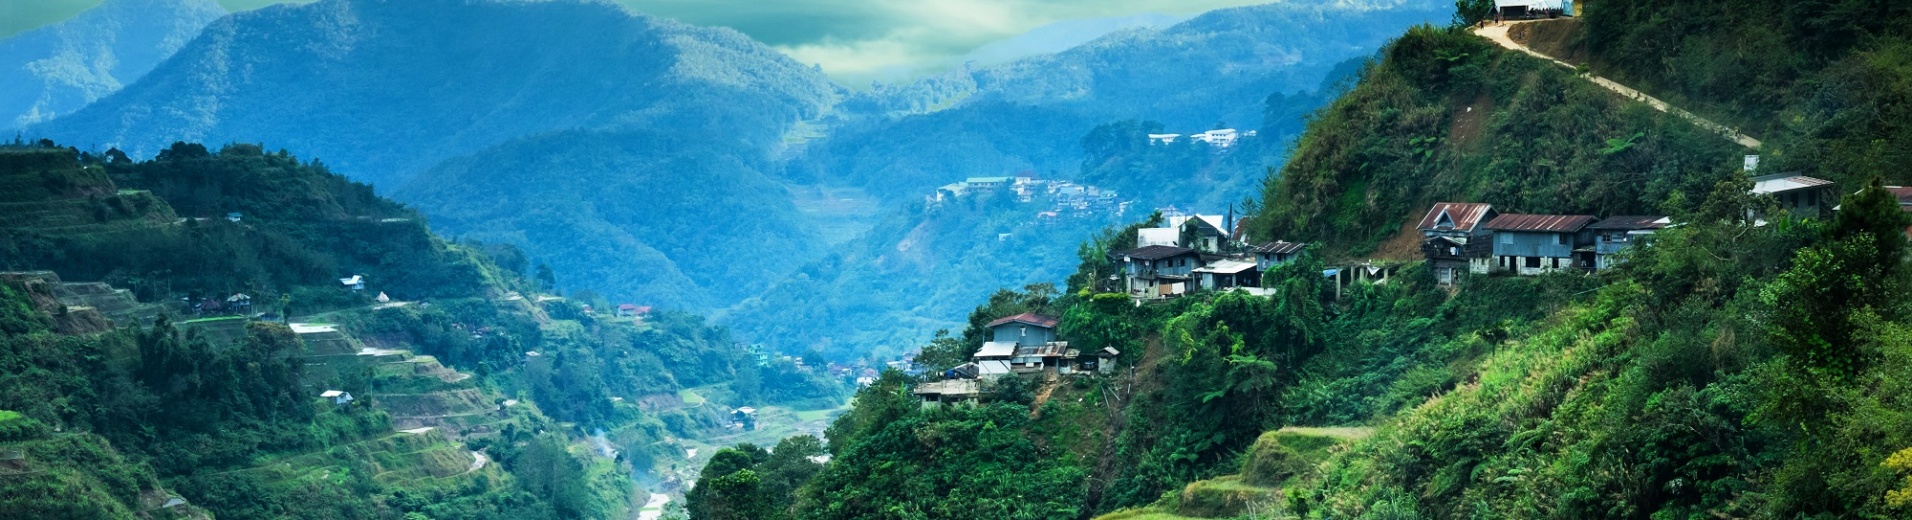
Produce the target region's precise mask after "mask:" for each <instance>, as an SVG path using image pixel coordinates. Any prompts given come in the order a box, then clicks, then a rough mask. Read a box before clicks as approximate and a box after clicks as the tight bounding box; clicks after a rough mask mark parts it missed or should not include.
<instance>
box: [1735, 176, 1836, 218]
mask: <svg viewBox="0 0 1912 520" xmlns="http://www.w3.org/2000/svg"><path fill="white" fill-rule="evenodd" d="M1836 189H1838V187H1837V186H1835V185H1834V184H1833V182H1832V181H1829V180H1825V179H1818V178H1813V177H1807V176H1804V175H1799V174H1796V173H1776V174H1772V175H1761V176H1758V177H1753V191H1752V194H1753V195H1770V196H1772V197H1773V199H1774V200H1777V201H1779V208H1780V209H1783V210H1785V211H1786V212H1787V213H1791V214H1792V215H1793V216H1796V217H1803V218H1819V217H1823V216H1826V213H1827V211H1828V210H1830V209H1832V206H1833V205H1834V204H1838V200H1839V195H1838V194H1837V193H1834V191H1833V190H1836ZM1755 216H1757V215H1755Z"/></svg>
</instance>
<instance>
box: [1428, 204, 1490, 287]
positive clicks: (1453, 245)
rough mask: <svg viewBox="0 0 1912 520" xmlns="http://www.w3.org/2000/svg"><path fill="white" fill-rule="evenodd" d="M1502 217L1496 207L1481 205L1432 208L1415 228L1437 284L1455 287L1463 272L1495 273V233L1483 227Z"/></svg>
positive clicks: (1453, 205) (1441, 205)
mask: <svg viewBox="0 0 1912 520" xmlns="http://www.w3.org/2000/svg"><path fill="white" fill-rule="evenodd" d="M1498 216H1500V213H1499V212H1496V211H1494V206H1493V205H1491V204H1483V203H1478V202H1441V203H1437V204H1435V205H1434V207H1432V208H1428V210H1427V215H1425V216H1422V217H1421V223H1420V224H1419V225H1418V226H1415V227H1416V229H1419V230H1420V231H1421V254H1423V255H1426V256H1427V265H1428V267H1429V268H1431V269H1433V270H1434V278H1435V280H1436V281H1438V282H1439V283H1440V284H1442V285H1451V284H1453V283H1454V282H1455V281H1456V280H1458V279H1459V278H1460V275H1461V273H1463V272H1471V273H1475V274H1487V272H1488V271H1490V270H1491V269H1492V267H1493V256H1494V248H1493V245H1492V244H1490V243H1489V238H1490V237H1491V236H1492V235H1493V233H1492V232H1490V231H1488V230H1487V228H1486V227H1484V226H1483V224H1486V223H1487V222H1488V221H1490V220H1493V219H1494V218H1495V217H1498Z"/></svg>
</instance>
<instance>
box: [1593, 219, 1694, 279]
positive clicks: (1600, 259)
mask: <svg viewBox="0 0 1912 520" xmlns="http://www.w3.org/2000/svg"><path fill="white" fill-rule="evenodd" d="M1672 222H1673V220H1672V219H1669V218H1666V217H1662V216H1658V215H1646V216H1640V215H1627V216H1618V217H1607V218H1606V219H1605V220H1601V221H1599V222H1595V223H1593V224H1590V225H1588V226H1587V231H1589V232H1592V233H1593V267H1594V268H1595V269H1611V268H1613V266H1615V265H1618V263H1619V261H1620V257H1619V256H1618V255H1619V254H1620V252H1622V251H1625V250H1627V248H1631V247H1637V246H1639V245H1640V244H1642V243H1644V242H1645V241H1646V240H1647V238H1648V237H1651V236H1653V233H1656V232H1658V231H1659V230H1661V229H1664V228H1666V226H1667V225H1668V224H1671V223H1672Z"/></svg>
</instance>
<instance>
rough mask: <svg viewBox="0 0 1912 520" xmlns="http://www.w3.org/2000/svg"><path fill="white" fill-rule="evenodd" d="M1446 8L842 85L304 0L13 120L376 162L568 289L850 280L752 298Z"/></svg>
mask: <svg viewBox="0 0 1912 520" xmlns="http://www.w3.org/2000/svg"><path fill="white" fill-rule="evenodd" d="M1451 10H1452V6H1451V4H1446V3H1444V2H1440V1H1437V0H1412V1H1409V0H1377V1H1373V2H1367V3H1360V2H1342V3H1336V4H1333V5H1327V6H1323V5H1317V4H1312V3H1280V4H1270V5H1265V6H1254V7H1247V8H1238V9H1226V10H1221V11H1215V12H1211V13H1208V14H1204V15H1201V16H1197V17H1194V18H1192V19H1189V20H1186V21H1183V22H1181V23H1177V24H1174V25H1167V26H1157V25H1156V24H1157V23H1158V22H1163V21H1165V20H1157V19H1155V18H1150V17H1142V18H1136V19H1127V20H1114V21H1107V23H1106V24H1103V25H1096V24H1094V23H1086V22H1085V25H1083V26H1081V27H1074V26H1066V25H1059V26H1054V27H1050V28H1047V29H1045V30H1043V31H1038V33H1032V34H1031V35H1027V36H1026V37H1025V38H1022V39H1019V41H1012V42H1006V43H1004V44H1002V46H1001V47H999V48H997V49H994V50H991V49H983V50H979V51H978V52H979V53H1000V54H999V55H1000V56H1003V57H1005V59H1007V57H1011V56H1014V55H1017V54H1023V53H1026V52H1030V51H1031V49H1039V48H1042V47H1043V46H1045V45H1046V46H1060V45H1065V44H1067V43H1070V42H1071V41H1073V40H1080V39H1085V38H1094V39H1093V40H1090V41H1088V42H1087V43H1083V44H1081V45H1075V46H1073V47H1071V48H1068V49H1067V50H1063V51H1061V52H1057V53H1054V54H1036V55H1033V56H1026V57H1022V58H1019V59H1013V60H1012V61H1008V62H1005V63H1000V64H995V65H984V64H982V63H980V62H979V63H978V64H976V65H974V66H968V67H964V68H962V69H961V70H957V71H953V72H950V73H947V74H943V75H939V76H936V77H931V78H925V79H923V80H920V81H915V82H911V83H909V84H902V85H890V86H883V87H880V88H876V89H872V90H868V91H863V92H851V91H850V90H848V89H845V88H843V87H842V86H839V85H836V84H834V83H833V82H831V81H830V80H829V79H828V78H827V77H826V76H824V74H823V73H822V71H821V70H818V69H817V68H815V67H810V66H804V65H802V64H799V63H797V62H795V61H793V60H791V59H790V58H788V57H786V56H785V55H783V54H781V53H778V52H776V51H775V50H773V49H770V48H769V47H767V46H765V45H763V44H761V43H759V42H756V41H753V40H751V39H749V38H748V37H745V36H744V35H742V34H740V33H737V32H735V31H731V30H728V29H715V28H703V27H694V26H689V25H685V24H682V23H677V22H674V21H670V20H664V19H659V18H655V17H650V16H645V15H642V14H637V13H632V12H630V11H628V10H626V9H624V8H622V7H620V6H617V5H615V4H611V3H607V2H589V1H574V0H563V1H552V2H517V1H506V0H405V1H399V0H321V1H319V2H316V3H311V4H305V5H278V6H272V7H267V8H264V9H260V10H256V11H248V12H243V13H237V14H234V15H232V16H229V17H226V18H223V19H220V20H218V21H217V22H214V23H212V24H211V25H209V26H207V27H206V29H205V30H204V32H203V33H202V34H200V36H199V37H198V38H197V39H195V40H193V41H192V42H191V43H190V44H187V45H186V46H184V47H183V48H181V49H180V50H179V52H178V53H177V54H176V55H175V56H173V57H172V58H171V59H170V60H167V61H166V62H165V63H163V64H161V65H159V66H158V67H156V68H155V69H154V70H153V71H152V72H151V73H150V74H148V75H146V76H145V77H144V78H142V79H141V80H139V81H138V82H137V83H134V84H132V85H130V86H128V87H127V88H125V89H123V90H121V91H119V92H118V93H115V94H113V95H111V96H108V97H106V98H104V99H101V100H99V101H98V102H95V103H93V104H92V105H90V106H88V107H86V108H84V109H82V110H79V111H77V112H76V113H73V114H72V115H69V116H65V117H61V118H59V119H56V120H53V121H51V122H46V123H40V124H36V125H34V126H31V127H29V128H28V130H27V135H29V136H32V137H40V136H45V137H52V138H55V139H57V140H60V141H62V142H72V143H98V145H99V146H100V147H101V148H104V147H106V146H117V147H119V148H121V149H122V150H124V151H126V152H128V153H129V154H132V155H133V156H135V157H143V156H150V155H152V154H153V153H156V152H157V151H158V150H160V149H162V148H163V147H165V146H167V145H169V144H170V143H172V142H174V141H179V140H188V141H201V142H211V143H221V142H250V143H262V144H264V145H265V146H266V148H267V149H268V150H277V149H281V148H283V149H287V150H291V151H294V152H296V153H298V154H300V155H302V156H306V157H316V158H318V159H319V160H321V161H323V162H324V164H325V165H326V166H327V167H328V168H330V169H331V170H333V171H337V172H339V173H342V174H344V175H347V176H350V177H352V178H354V179H356V180H360V181H363V182H368V183H372V184H374V185H375V186H377V187H379V190H380V192H381V193H385V194H389V195H391V196H393V197H394V198H397V199H398V200H400V201H403V202H406V203H408V204H412V205H414V206H415V207H417V208H418V209H419V210H420V211H421V212H423V213H424V214H426V215H427V216H428V217H429V218H430V219H431V221H432V224H433V226H434V229H435V230H437V231H439V232H442V233H444V234H445V235H447V236H453V237H461V238H465V239H479V240H486V241H501V242H510V243H513V244H517V245H519V246H522V247H524V248H525V249H526V251H528V252H529V254H530V255H531V256H532V257H533V258H534V259H535V260H537V261H542V262H548V263H550V264H551V265H552V266H553V267H555V268H556V270H557V271H558V272H560V273H566V275H567V277H568V278H571V279H565V280H560V284H561V285H562V286H564V287H566V288H568V289H571V290H578V289H591V290H594V291H600V292H602V293H603V294H604V295H606V296H608V297H610V298H612V299H613V300H618V301H632V302H636V303H642V304H655V305H664V306H669V307H678V308H686V309H690V310H715V309H725V308H732V307H733V306H734V305H736V304H737V303H738V302H742V301H745V300H753V301H758V302H766V301H777V302H789V303H796V304H800V303H801V302H803V301H808V300H810V299H814V298H823V299H829V298H831V297H832V294H834V293H830V292H828V291H855V290H858V289H857V288H856V287H855V285H856V283H854V282H852V281H850V280H832V281H820V282H821V283H822V287H826V288H828V291H826V292H824V293H819V294H806V295H801V297H799V298H794V299H793V298H786V297H777V298H756V297H757V296H759V295H761V294H762V293H764V292H765V291H767V290H790V289H795V288H799V287H816V285H813V284H808V283H804V282H801V281H798V282H796V283H790V282H791V281H790V280H788V278H789V277H791V276H793V273H795V274H794V276H804V275H803V274H802V273H798V271H799V270H800V269H807V268H808V267H806V266H812V264H813V262H817V261H823V260H825V259H826V256H828V255H836V256H839V257H842V258H849V259H853V260H854V259H871V260H872V261H874V260H875V259H878V258H880V255H876V254H868V253H863V252H853V251H842V250H838V249H840V247H839V246H841V247H856V248H866V247H875V248H877V249H881V248H882V247H893V246H894V245H893V244H891V245H884V244H878V243H877V242H882V241H883V240H882V239H877V238H871V239H868V240H862V241H857V242H854V243H853V244H851V243H845V242H843V240H845V237H841V236H838V235H841V234H842V233H840V230H842V229H875V228H879V227H881V228H883V229H892V230H894V229H895V228H896V226H901V225H904V224H905V223H904V222H889V221H887V220H883V221H878V219H899V218H907V219H919V218H923V217H922V215H921V214H920V213H918V212H914V211H899V210H903V209H905V207H906V206H907V204H908V203H909V201H912V200H919V199H918V198H919V197H921V196H922V195H925V194H928V193H930V192H931V191H930V190H932V189H933V188H934V187H935V186H938V185H941V184H944V183H948V182H952V181H955V180H961V179H962V178H964V177H968V176H980V175H997V174H1005V173H1015V172H1021V171H1032V172H1035V174H1036V175H1038V176H1041V177H1046V178H1060V179H1068V178H1073V177H1076V176H1078V175H1082V174H1083V171H1085V170H1084V165H1083V162H1084V159H1085V158H1084V152H1083V139H1084V136H1085V135H1087V134H1089V133H1090V132H1091V131H1092V130H1095V129H1096V128H1097V127H1098V126H1102V125H1105V124H1108V123H1112V122H1118V121H1123V120H1153V121H1158V122H1160V123H1162V125H1163V126H1164V127H1166V128H1172V129H1173V130H1174V131H1178V132H1182V133H1188V132H1199V131H1203V130H1207V129H1210V128H1213V127H1215V126H1216V125H1217V124H1220V123H1226V124H1227V125H1231V126H1237V127H1240V128H1242V129H1244V130H1247V129H1256V128H1264V127H1265V125H1264V124H1263V121H1262V119H1263V118H1264V114H1275V116H1274V117H1276V118H1278V119H1280V120H1281V121H1283V122H1285V124H1288V125H1289V126H1290V127H1298V125H1299V119H1300V118H1299V114H1305V113H1307V112H1308V111H1310V110H1312V109H1313V107H1315V106H1318V104H1319V102H1320V100H1321V99H1323V98H1321V97H1320V96H1316V95H1306V96H1299V95H1294V94H1296V93H1306V92H1315V91H1318V90H1320V89H1321V88H1322V81H1323V79H1324V78H1326V77H1328V76H1330V74H1331V71H1334V70H1336V68H1337V67H1339V68H1340V69H1342V70H1344V71H1345V69H1347V68H1348V66H1349V65H1348V63H1349V62H1350V60H1357V59H1360V58H1363V57H1365V56H1367V55H1369V54H1371V53H1373V52H1374V51H1375V50H1376V49H1378V48H1379V47H1380V45H1381V44H1382V43H1383V42H1385V41H1386V39H1387V38H1388V37H1390V36H1392V35H1396V34H1399V33H1400V32H1401V30H1402V29H1403V28H1405V27H1407V26H1409V25H1414V24H1419V23H1428V22H1443V21H1445V20H1446V19H1447V18H1448V16H1449V14H1450V13H1451ZM1111 31H1112V32H1111ZM1271 94H1281V95H1280V96H1274V97H1272V98H1271ZM1271 99H1272V100H1273V101H1274V102H1275V104H1276V105H1278V106H1276V107H1275V108H1271V107H1270V100H1271ZM1291 120H1292V121H1291ZM1280 138H1281V136H1279V135H1271V136H1268V139H1270V142H1269V143H1268V144H1267V145H1266V146H1260V147H1257V148H1256V151H1254V152H1252V153H1250V154H1248V155H1244V156H1241V157H1240V158H1238V159H1236V160H1233V161H1232V162H1230V163H1229V165H1228V166H1227V167H1219V168H1218V167H1208V168H1207V169H1206V172H1205V173H1203V174H1202V175H1201V176H1202V177H1204V180H1202V181H1200V183H1196V184H1190V179H1189V176H1190V174H1191V172H1183V171H1181V170H1178V169H1177V168H1172V167H1155V168H1144V167H1137V168H1128V169H1125V170H1123V171H1135V172H1153V173H1151V174H1150V175H1151V176H1150V177H1149V178H1126V177H1125V178H1122V179H1120V182H1119V184H1120V185H1123V186H1158V185H1159V186H1165V187H1166V186H1178V188H1177V189H1163V190H1151V191H1149V192H1148V193H1138V194H1134V195H1135V197H1136V200H1139V201H1142V202H1143V203H1145V204H1154V203H1158V202H1160V201H1173V200H1177V199H1175V197H1172V196H1170V195H1174V194H1177V193H1184V194H1186V193H1196V192H1202V191H1203V190H1209V189H1210V188H1213V189H1212V190H1209V191H1213V193H1212V194H1210V195H1208V196H1204V197H1203V198H1201V199H1200V200H1190V201H1186V202H1204V203H1207V202H1215V201H1235V200H1240V199H1241V198H1243V197H1246V196H1248V195H1251V194H1252V193H1253V187H1254V186H1256V185H1258V182H1257V180H1258V179H1260V176H1261V175H1262V173H1261V172H1263V171H1264V167H1265V166H1268V165H1273V164H1274V163H1278V162H1279V161H1280V158H1279V157H1278V156H1277V155H1278V151H1279V150H1280V149H1281V148H1282V146H1281V143H1277V142H1274V141H1273V140H1275V139H1280ZM1271 154H1276V155H1271ZM1098 175H1107V173H1106V172H1103V173H1099V174H1098ZM1158 176H1159V178H1158ZM842 190H848V191H849V192H851V193H867V194H868V195H869V197H871V198H873V199H874V200H873V201H870V200H866V201H862V202H864V203H876V204H879V205H880V206H881V207H882V208H886V209H887V210H886V211H872V212H867V213H866V214H865V216H850V217H843V216H836V215H829V214H817V213H806V212H804V211H799V210H798V208H797V206H796V205H795V203H794V201H793V199H795V198H796V196H795V195H794V194H795V193H798V192H802V193H819V192H822V193H835V192H838V191H842ZM1149 197H1154V198H1149ZM826 203H835V201H826ZM1142 209H1144V210H1145V209H1146V207H1145V208H1142ZM868 215H884V216H882V217H872V216H868ZM851 220H854V222H850V221H851ZM884 226H887V227H884ZM826 230H838V231H826ZM826 237H828V238H826ZM1083 238H1084V237H1081V236H1074V235H1073V234H1072V235H1070V236H1056V237H1050V238H1048V239H1047V241H1049V242H1053V243H1054V244H1056V248H1057V250H1058V251H1061V252H1062V253H1061V254H1045V258H1051V259H1052V260H1053V261H1052V262H1050V263H1046V264H1045V267H1044V268H1043V269H1045V270H1053V269H1056V268H1066V267H1067V266H1068V263H1069V262H1070V261H1071V260H1069V258H1070V253H1069V252H1070V251H1072V250H1073V247H1074V244H1075V243H1076V242H1078V241H1080V240H1081V239H1083ZM982 243H986V242H979V244H982ZM986 249H987V247H985V246H977V247H970V246H964V247H960V248H931V249H927V250H926V251H949V252H951V253H950V254H975V253H976V252H978V251H984V250H986ZM958 251H960V252H961V253H957V252H958ZM949 260H950V259H947V258H925V259H924V261H949ZM977 265H980V264H977ZM812 267H814V266H812ZM845 267H847V268H851V269H860V268H861V266H858V265H848V266H845ZM977 268H980V267H977ZM991 269H995V268H991ZM1011 274H1012V273H995V272H993V271H992V272H991V273H983V274H976V273H956V274H955V275H956V276H959V277H961V278H962V279H964V280H967V281H968V282H966V283H967V284H968V285H973V287H974V288H973V290H972V289H965V290H966V291H971V292H974V291H987V290H992V289H994V287H993V286H992V281H993V282H995V283H1005V284H1007V283H1019V282H1018V281H1021V280H1025V278H1026V277H1024V276H1011ZM898 283H902V284H905V285H908V284H918V285H921V284H929V283H933V282H932V281H929V280H926V279H912V278H908V277H905V278H902V279H900V280H898ZM773 286H780V287H782V289H772V287H773ZM898 293H900V294H912V293H914V294H930V293H929V292H923V291H914V290H912V289H910V288H909V287H902V288H900V289H898ZM952 297H958V298H964V301H969V300H973V299H974V298H971V297H970V295H969V294H967V293H964V294H956V295H952ZM939 308H940V307H939ZM739 309H742V308H739ZM885 312H889V311H885ZM877 314H878V315H881V314H883V313H880V312H879V313H877ZM954 318H956V317H955V316H930V317H925V319H929V320H932V321H939V320H949V319H954ZM729 319H730V320H731V321H733V322H737V321H740V320H748V319H751V318H750V317H748V316H744V315H742V314H738V315H733V316H730V317H729ZM816 325H819V326H821V325H823V324H816ZM739 328H740V329H743V330H744V332H745V333H746V334H748V333H749V332H752V331H751V330H750V327H739ZM754 339H759V340H761V339H764V338H754Z"/></svg>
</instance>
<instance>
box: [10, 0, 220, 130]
mask: <svg viewBox="0 0 1912 520" xmlns="http://www.w3.org/2000/svg"><path fill="white" fill-rule="evenodd" d="M225 15H226V10H225V9H224V8H222V7H220V6H219V4H218V3H215V2H213V0H106V2H105V3H102V4H100V5H99V7H95V8H93V9H89V10H87V11H86V12H83V13H80V14H79V15H78V16H75V17H73V18H71V19H69V20H66V21H64V22H60V23H57V24H53V25H48V26H45V27H41V28H38V29H34V30H31V31H27V32H24V33H20V34H17V35H14V36H13V37H11V38H7V39H4V40H0V129H9V128H20V127H24V126H26V125H30V124H34V123H38V122H41V121H46V120H49V119H52V118H54V117H58V116H60V115H64V114H68V113H72V112H73V111H75V110H79V109H80V107H83V106H86V104H87V103H92V102H93V101H94V100H97V99H99V98H102V97H105V96H106V95H108V94H112V93H113V92H115V91H118V90H119V89H120V88H121V87H124V86H125V85H127V84H129V83H132V82H133V81H134V80H136V79H139V77H140V76H143V75H145V74H146V72H147V71H150V70H153V67H154V66H156V65H159V62H161V61H165V60H166V58H167V57H168V56H172V55H173V52H174V51H178V50H179V48H180V47H182V46H185V45H186V42H189V41H192V39H193V37H194V36H196V35H198V34H199V30H200V29H201V28H204V27H205V26H206V24H208V23H212V21H213V20H217V19H219V17H221V16H225Z"/></svg>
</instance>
